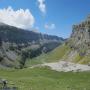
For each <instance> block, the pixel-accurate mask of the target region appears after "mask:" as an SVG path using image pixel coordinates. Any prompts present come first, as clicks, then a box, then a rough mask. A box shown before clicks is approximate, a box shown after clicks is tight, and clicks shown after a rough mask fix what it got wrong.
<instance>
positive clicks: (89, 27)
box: [63, 16, 90, 64]
mask: <svg viewBox="0 0 90 90" xmlns="http://www.w3.org/2000/svg"><path fill="white" fill-rule="evenodd" d="M72 29H73V30H72V34H71V37H70V38H69V39H68V40H67V42H66V43H65V44H66V45H68V46H69V51H68V52H67V53H66V54H65V56H64V58H63V59H64V60H67V61H72V62H76V63H82V64H89V62H90V16H89V17H87V19H86V20H85V21H83V22H81V23H80V24H77V25H73V27H72Z"/></svg>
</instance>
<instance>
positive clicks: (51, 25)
mask: <svg viewBox="0 0 90 90" xmlns="http://www.w3.org/2000/svg"><path fill="white" fill-rule="evenodd" d="M44 27H45V29H47V30H52V29H55V28H56V25H55V24H54V23H52V24H45V26H44Z"/></svg>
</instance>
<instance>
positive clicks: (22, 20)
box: [0, 7, 35, 29]
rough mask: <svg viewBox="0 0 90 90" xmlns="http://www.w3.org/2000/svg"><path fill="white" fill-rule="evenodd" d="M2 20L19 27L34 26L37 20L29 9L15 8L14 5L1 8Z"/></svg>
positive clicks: (0, 16)
mask: <svg viewBox="0 0 90 90" xmlns="http://www.w3.org/2000/svg"><path fill="white" fill-rule="evenodd" d="M0 22H3V23H5V24H8V25H12V26H16V27H19V28H24V29H29V28H32V27H33V25H34V22H35V19H34V16H33V15H32V14H31V12H30V11H29V9H26V10H23V9H19V10H16V11H15V10H13V8H12V7H8V8H4V9H0Z"/></svg>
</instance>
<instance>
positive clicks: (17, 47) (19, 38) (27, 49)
mask: <svg viewBox="0 0 90 90" xmlns="http://www.w3.org/2000/svg"><path fill="white" fill-rule="evenodd" d="M64 41H65V40H64V39H63V38H60V37H57V36H52V35H47V34H41V33H36V32H33V31H28V30H24V29H20V28H16V27H13V26H9V25H6V24H3V23H0V64H1V65H0V66H1V67H2V66H7V67H13V66H15V67H17V66H18V65H20V64H21V65H24V64H25V62H26V59H27V58H33V57H36V56H38V55H40V54H41V53H47V52H49V51H51V50H53V49H54V48H56V47H57V46H59V45H60V44H62V43H63V42H64Z"/></svg>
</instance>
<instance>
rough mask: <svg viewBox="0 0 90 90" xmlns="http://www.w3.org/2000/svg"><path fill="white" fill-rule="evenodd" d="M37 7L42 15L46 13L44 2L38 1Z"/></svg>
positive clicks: (42, 0) (43, 0)
mask: <svg viewBox="0 0 90 90" xmlns="http://www.w3.org/2000/svg"><path fill="white" fill-rule="evenodd" d="M38 7H39V9H40V11H41V12H42V13H44V14H45V13H46V5H45V0H38Z"/></svg>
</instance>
